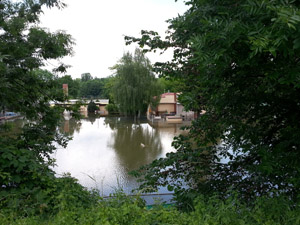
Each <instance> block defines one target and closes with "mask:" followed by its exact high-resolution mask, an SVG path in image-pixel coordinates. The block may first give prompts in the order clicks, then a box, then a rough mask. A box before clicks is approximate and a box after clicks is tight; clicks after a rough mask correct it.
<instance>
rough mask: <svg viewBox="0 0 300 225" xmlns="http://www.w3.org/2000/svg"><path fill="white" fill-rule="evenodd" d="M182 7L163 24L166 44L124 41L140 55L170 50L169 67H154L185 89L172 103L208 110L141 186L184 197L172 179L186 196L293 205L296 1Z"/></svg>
mask: <svg viewBox="0 0 300 225" xmlns="http://www.w3.org/2000/svg"><path fill="white" fill-rule="evenodd" d="M187 4H188V5H189V9H188V10H187V11H186V12H185V14H184V15H182V16H178V17H176V18H174V19H171V20H169V23H170V26H169V30H168V36H167V37H166V39H165V40H162V39H161V37H160V36H159V35H158V34H157V33H156V32H153V31H142V37H141V38H134V37H126V40H127V43H128V44H130V43H132V42H138V43H139V44H140V46H142V47H143V46H144V47H145V49H144V51H152V50H155V49H162V50H165V49H167V48H170V47H172V48H173V49H174V54H173V59H172V60H171V61H170V62H166V63H156V67H155V69H156V71H158V72H160V73H161V74H162V76H165V77H172V78H174V79H178V80H180V81H181V82H182V83H184V84H185V85H184V87H183V91H182V95H181V96H182V97H181V98H182V99H181V102H183V103H184V105H185V107H186V108H187V109H191V110H194V111H200V110H202V109H203V110H206V112H207V113H206V114H205V115H203V116H201V117H199V118H198V119H197V120H196V121H194V122H193V125H192V126H191V128H190V134H189V137H179V138H177V140H175V142H174V143H173V145H174V146H175V147H176V148H177V152H176V153H170V154H169V155H168V157H167V158H166V159H160V160H158V161H155V162H153V163H152V165H150V166H148V167H146V168H144V169H145V171H147V172H146V177H145V178H146V180H144V181H145V185H152V186H158V185H166V184H167V183H169V184H170V189H172V188H173V187H175V191H176V192H177V193H178V194H184V192H185V190H184V189H182V188H181V187H180V182H179V181H185V183H186V184H188V187H189V189H188V190H187V191H188V192H190V195H185V197H188V196H190V197H191V196H193V195H192V194H191V193H197V192H199V191H201V192H202V193H205V194H207V196H209V194H211V193H213V192H219V193H223V194H224V193H225V192H226V191H229V190H237V191H239V192H240V193H241V194H242V196H243V197H244V198H246V199H249V198H252V197H255V196H257V195H263V194H269V195H273V196H274V195H276V193H281V194H283V193H285V194H288V195H289V196H290V197H291V198H296V197H297V195H299V189H300V182H299V181H300V173H299V169H300V167H299V165H300V164H299V163H298V159H299V157H300V155H299V154H300V151H299V148H300V141H299V140H300V139H299V136H300V124H299V121H298V120H299V117H300V108H299V107H300V105H299V99H300V89H299V88H300V85H299V74H300V66H299V62H300V61H299V53H300V38H299V37H300V30H299V29H298V28H299V25H300V10H299V6H300V3H299V2H298V1H279V0H275V1H259V0H250V1H249V0H247V1H246V0H239V1H230V0H225V1H208V0H190V1H187ZM190 139H193V144H192V143H191V142H190ZM220 140H221V144H218V143H220ZM224 158H226V160H227V161H228V162H225V160H224ZM178 180H179V181H178ZM176 181H177V183H176ZM178 196H180V195H178ZM223 196H227V195H225V194H224V195H223ZM181 197H182V199H183V198H184V196H183V195H181Z"/></svg>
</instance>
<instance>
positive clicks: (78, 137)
mask: <svg viewBox="0 0 300 225" xmlns="http://www.w3.org/2000/svg"><path fill="white" fill-rule="evenodd" d="M183 125H187V124H167V123H162V122H160V123H157V122H155V123H152V122H149V121H147V120H140V121H138V122H135V123H134V121H133V119H129V118H117V117H105V118H104V117H100V118H96V117H89V118H85V119H81V120H80V121H75V120H74V119H70V120H65V121H64V123H63V124H62V126H61V127H60V129H61V131H62V132H65V133H68V134H70V135H71V136H72V140H71V141H70V142H69V144H68V146H67V148H66V149H64V148H59V149H58V150H57V151H56V152H55V154H54V158H55V159H56V164H57V166H56V167H55V168H54V170H55V171H56V173H57V174H59V175H61V174H63V173H71V175H72V176H73V177H75V178H77V179H78V180H79V182H80V183H81V184H82V185H84V186H85V187H88V188H97V189H98V190H99V191H100V193H101V194H102V195H104V196H106V195H109V194H110V193H113V192H114V190H115V189H116V188H119V187H121V188H123V189H124V191H125V192H127V193H130V191H131V190H132V189H134V188H136V187H138V184H137V182H136V180H135V178H133V177H131V176H129V175H128V172H129V171H132V170H135V169H138V168H139V167H140V166H142V165H145V164H148V163H150V162H152V161H153V160H154V159H158V158H160V157H165V155H166V153H168V152H171V151H174V149H173V148H172V146H171V143H172V140H173V138H174V136H176V135H178V134H180V133H183V131H182V130H180V127H181V126H183ZM160 192H166V190H165V189H161V190H160Z"/></svg>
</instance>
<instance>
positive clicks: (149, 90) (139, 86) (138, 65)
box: [112, 49, 161, 118]
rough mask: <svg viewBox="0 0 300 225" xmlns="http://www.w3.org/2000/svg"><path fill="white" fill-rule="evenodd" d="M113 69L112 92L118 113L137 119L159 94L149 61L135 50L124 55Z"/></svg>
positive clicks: (139, 51)
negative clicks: (114, 72) (114, 73)
mask: <svg viewBox="0 0 300 225" xmlns="http://www.w3.org/2000/svg"><path fill="white" fill-rule="evenodd" d="M113 69H115V70H116V75H115V78H116V79H115V82H114V86H113V90H112V91H113V96H114V100H115V102H116V103H117V104H118V105H119V109H120V112H122V113H123V114H125V115H126V116H134V117H138V118H139V117H140V116H141V113H142V112H144V111H145V109H146V108H147V106H148V105H149V104H151V103H152V102H153V97H154V96H158V95H159V94H160V92H161V88H160V85H159V84H158V82H157V79H156V78H155V76H154V74H153V72H152V71H151V63H150V60H149V59H148V58H147V57H146V56H145V55H144V54H143V53H142V51H141V50H139V49H136V50H135V53H134V55H132V54H131V53H129V52H127V53H124V55H123V57H122V58H121V59H120V60H119V62H118V64H116V65H115V66H114V67H113Z"/></svg>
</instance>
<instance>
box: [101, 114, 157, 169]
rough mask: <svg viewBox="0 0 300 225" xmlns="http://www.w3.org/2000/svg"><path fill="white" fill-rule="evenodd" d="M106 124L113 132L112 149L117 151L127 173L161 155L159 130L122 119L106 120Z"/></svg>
mask: <svg viewBox="0 0 300 225" xmlns="http://www.w3.org/2000/svg"><path fill="white" fill-rule="evenodd" d="M105 123H106V124H108V125H109V126H110V128H111V129H112V130H113V133H112V140H113V141H112V144H111V146H110V147H111V148H113V149H114V150H115V152H116V155H117V157H118V160H119V161H120V163H121V165H123V166H124V167H125V168H126V170H127V171H131V170H134V169H137V168H139V167H140V166H142V165H145V164H148V163H150V162H152V161H153V160H154V159H156V158H157V156H158V155H160V154H161V152H162V143H161V139H160V134H159V131H158V130H156V129H152V128H151V127H149V126H148V125H147V126H145V124H144V125H143V124H139V123H135V124H134V123H132V121H130V120H126V119H121V118H109V119H107V120H106V119H105Z"/></svg>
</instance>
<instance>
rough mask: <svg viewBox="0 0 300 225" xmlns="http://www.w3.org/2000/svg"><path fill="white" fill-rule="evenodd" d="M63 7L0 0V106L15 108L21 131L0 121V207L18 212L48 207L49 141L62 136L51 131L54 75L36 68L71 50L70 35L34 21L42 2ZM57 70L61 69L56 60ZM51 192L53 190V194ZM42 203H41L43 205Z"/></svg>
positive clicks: (56, 96)
mask: <svg viewBox="0 0 300 225" xmlns="http://www.w3.org/2000/svg"><path fill="white" fill-rule="evenodd" d="M46 6H47V7H50V8H51V7H53V6H56V7H59V8H61V7H64V4H63V3H62V2H61V1H59V0H50V1H9V0H5V1H1V2H0V7H1V10H0V81H1V82H0V88H1V91H0V104H1V109H4V110H6V109H10V110H11V111H14V112H19V113H21V114H22V115H23V116H24V117H25V118H26V120H27V124H26V125H25V126H24V128H23V130H22V131H21V132H19V133H16V134H14V135H10V134H9V133H10V132H8V131H7V129H6V128H7V127H4V128H5V129H6V130H5V129H2V125H0V127H1V128H0V156H1V157H0V161H1V163H0V205H1V206H0V207H1V210H6V209H8V210H11V209H14V210H15V211H16V212H18V213H19V214H20V215H28V214H32V213H36V212H39V211H40V210H41V211H43V210H44V206H45V205H48V204H49V205H51V207H49V208H50V209H51V208H52V207H54V204H52V203H51V201H52V198H51V196H52V193H53V189H54V187H55V182H56V179H55V176H54V172H53V171H52V170H51V169H50V168H49V166H50V165H53V160H52V159H51V154H52V153H53V151H54V150H55V146H54V145H53V143H55V142H56V143H57V144H59V145H61V146H63V147H64V146H65V145H66V142H67V140H68V139H67V138H66V137H64V136H63V135H61V134H59V133H58V132H57V129H56V127H57V124H58V122H59V120H60V113H61V109H59V108H56V107H53V108H52V107H50V105H49V102H50V101H52V100H57V101H63V100H64V98H63V94H62V91H60V92H58V90H57V85H58V83H57V79H56V77H55V76H53V75H52V74H51V73H50V72H48V71H44V70H41V69H39V68H40V67H41V66H44V62H45V60H48V59H60V58H62V57H63V56H66V55H70V54H71V53H72V44H73V41H72V38H71V36H70V35H68V34H65V33H64V32H56V33H51V32H49V31H48V30H47V29H44V28H40V27H39V26H38V22H39V15H40V14H41V13H43V11H42V8H44V7H46ZM56 70H57V71H64V70H65V66H64V65H60V66H59V67H58V68H57V69H56ZM54 196H55V195H54ZM43 204H45V205H43Z"/></svg>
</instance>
